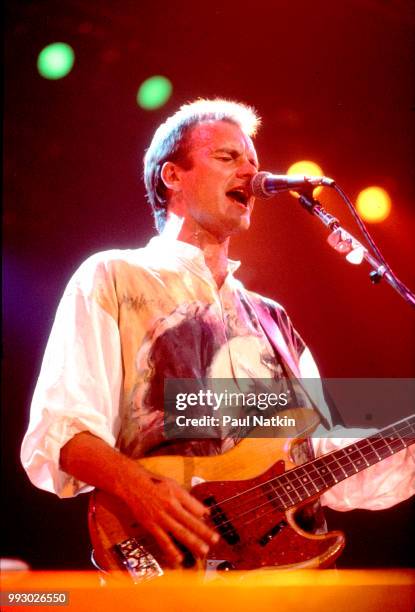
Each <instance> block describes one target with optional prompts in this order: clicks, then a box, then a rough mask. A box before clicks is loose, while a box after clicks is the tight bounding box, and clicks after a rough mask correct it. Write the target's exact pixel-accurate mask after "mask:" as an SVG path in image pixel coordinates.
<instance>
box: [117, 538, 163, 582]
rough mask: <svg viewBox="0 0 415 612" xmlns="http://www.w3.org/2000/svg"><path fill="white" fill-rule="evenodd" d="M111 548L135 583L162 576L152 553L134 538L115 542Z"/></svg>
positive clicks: (161, 571)
mask: <svg viewBox="0 0 415 612" xmlns="http://www.w3.org/2000/svg"><path fill="white" fill-rule="evenodd" d="M113 549H114V551H115V553H116V555H117V557H118V558H119V559H120V561H121V563H122V564H123V566H124V567H125V569H126V570H127V571H128V573H129V574H130V576H131V578H132V579H133V582H135V583H139V582H143V581H144V580H150V579H151V578H155V577H157V576H162V575H163V573H164V572H163V570H162V569H161V567H160V565H159V564H158V562H157V561H156V559H155V558H154V557H153V555H152V554H150V553H149V552H148V551H147V550H146V549H145V548H144V546H141V544H139V543H138V542H137V540H136V539H135V538H129V539H128V540H124V541H123V542H120V543H119V544H115V545H114V547H113Z"/></svg>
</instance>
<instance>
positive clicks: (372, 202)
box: [356, 186, 392, 223]
mask: <svg viewBox="0 0 415 612" xmlns="http://www.w3.org/2000/svg"><path fill="white" fill-rule="evenodd" d="M356 208H357V210H358V212H359V215H360V216H361V217H362V219H364V221H369V222H370V223H380V222H381V221H384V220H385V219H386V218H387V217H388V216H389V214H390V211H391V208H392V202H391V199H390V196H389V194H388V192H387V191H385V190H384V189H382V187H376V186H372V187H366V189H363V190H362V191H361V192H360V193H359V195H358V196H357V200H356Z"/></svg>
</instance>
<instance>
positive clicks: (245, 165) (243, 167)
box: [237, 158, 258, 178]
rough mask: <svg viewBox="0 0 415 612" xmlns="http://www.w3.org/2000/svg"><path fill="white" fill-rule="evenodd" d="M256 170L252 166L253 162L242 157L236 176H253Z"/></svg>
mask: <svg viewBox="0 0 415 612" xmlns="http://www.w3.org/2000/svg"><path fill="white" fill-rule="evenodd" d="M257 172H258V170H257V169H256V167H255V166H254V164H253V163H252V162H251V161H249V159H247V158H245V159H242V160H241V162H240V164H239V166H238V170H237V175H238V177H240V178H242V177H252V176H254V175H255V174H256V173H257Z"/></svg>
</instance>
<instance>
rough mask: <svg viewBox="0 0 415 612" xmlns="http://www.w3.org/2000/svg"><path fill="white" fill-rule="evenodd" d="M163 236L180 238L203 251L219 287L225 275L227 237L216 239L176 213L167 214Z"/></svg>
mask: <svg viewBox="0 0 415 612" xmlns="http://www.w3.org/2000/svg"><path fill="white" fill-rule="evenodd" d="M163 236H167V237H169V238H171V239H175V240H181V241H182V242H187V243H188V244H192V245H193V246H196V247H198V248H199V249H201V250H202V251H203V255H204V258H205V263H206V265H207V267H208V268H209V270H210V271H211V273H212V276H213V278H214V280H215V282H216V285H217V286H218V288H219V289H220V287H221V286H222V285H223V283H224V280H225V278H226V275H227V269H228V249H229V237H227V238H225V239H224V240H223V241H220V240H218V239H217V238H216V237H215V236H213V235H212V234H211V233H210V232H208V231H207V230H205V229H203V228H201V227H199V226H198V227H190V226H189V224H186V223H185V222H184V220H183V219H181V218H180V217H177V216H176V215H169V218H168V219H167V222H166V225H165V227H164V229H163Z"/></svg>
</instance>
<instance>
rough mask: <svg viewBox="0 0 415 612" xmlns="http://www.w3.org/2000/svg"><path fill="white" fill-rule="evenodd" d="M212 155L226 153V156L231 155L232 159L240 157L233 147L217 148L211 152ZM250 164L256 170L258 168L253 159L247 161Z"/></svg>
mask: <svg viewBox="0 0 415 612" xmlns="http://www.w3.org/2000/svg"><path fill="white" fill-rule="evenodd" d="M213 153H214V154H215V153H228V155H231V156H232V157H234V158H235V157H239V156H240V155H242V153H241V152H240V151H238V150H237V149H234V148H233V147H218V148H217V149H214V150H213ZM249 161H250V163H251V164H252V165H254V166H255V167H256V168H258V167H259V162H258V161H257V160H256V159H255V158H254V157H251V158H250V159H249Z"/></svg>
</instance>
